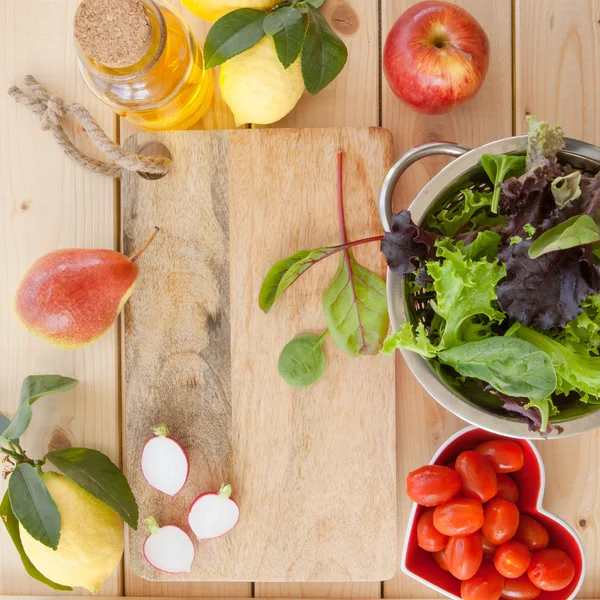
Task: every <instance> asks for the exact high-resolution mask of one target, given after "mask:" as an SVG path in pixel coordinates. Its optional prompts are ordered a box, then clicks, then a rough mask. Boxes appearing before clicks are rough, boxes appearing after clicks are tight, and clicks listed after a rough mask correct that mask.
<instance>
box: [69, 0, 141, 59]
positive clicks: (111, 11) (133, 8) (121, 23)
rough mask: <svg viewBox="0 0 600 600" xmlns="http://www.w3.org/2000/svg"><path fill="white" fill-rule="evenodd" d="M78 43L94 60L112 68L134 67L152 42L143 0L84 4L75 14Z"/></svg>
mask: <svg viewBox="0 0 600 600" xmlns="http://www.w3.org/2000/svg"><path fill="white" fill-rule="evenodd" d="M75 39H76V40H77V43H78V44H79V47H80V48H81V50H82V51H83V52H84V53H85V54H87V55H88V56H89V57H90V58H91V59H93V60H95V61H96V62H98V63H100V64H102V65H105V66H107V67H110V68H124V67H130V66H132V65H135V64H136V63H137V62H138V61H139V60H140V59H141V58H142V57H143V56H144V54H145V53H146V51H147V49H148V47H149V45H150V42H151V40H152V29H151V25H150V19H149V18H148V14H147V12H146V9H145V7H144V3H143V2H142V0H82V2H81V3H80V4H79V7H78V8H77V12H76V13H75Z"/></svg>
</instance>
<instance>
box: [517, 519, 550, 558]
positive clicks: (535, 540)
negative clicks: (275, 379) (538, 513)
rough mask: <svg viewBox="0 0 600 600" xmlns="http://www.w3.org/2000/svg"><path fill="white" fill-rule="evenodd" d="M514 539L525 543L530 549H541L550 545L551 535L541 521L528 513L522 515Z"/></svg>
mask: <svg viewBox="0 0 600 600" xmlns="http://www.w3.org/2000/svg"><path fill="white" fill-rule="evenodd" d="M514 540H515V542H521V543H522V544H525V545H526V546H527V547H528V548H529V549H530V550H541V549H542V548H545V547H546V546H547V545H548V542H549V541H550V536H549V535H548V530H547V529H546V528H545V527H544V526H543V525H542V524H541V523H539V522H538V521H536V520H535V519H532V518H531V517H529V516H528V515H521V516H520V518H519V528H518V529H517V533H515V536H514Z"/></svg>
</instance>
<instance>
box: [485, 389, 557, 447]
mask: <svg viewBox="0 0 600 600" xmlns="http://www.w3.org/2000/svg"><path fill="white" fill-rule="evenodd" d="M496 393H497V395H498V396H499V397H500V398H502V402H503V405H502V408H503V409H504V410H506V411H508V412H511V413H516V414H518V415H519V416H521V417H524V418H525V420H526V422H527V427H528V429H529V431H539V433H540V435H541V436H542V437H548V436H549V435H550V434H551V433H552V431H554V430H556V431H557V432H558V434H559V435H560V434H561V433H562V432H563V431H564V429H563V428H562V427H561V426H560V425H553V424H552V423H548V428H547V429H546V431H541V427H542V415H541V414H540V411H539V410H537V409H535V408H525V405H526V404H529V399H528V398H513V397H512V396H506V395H505V394H500V393H499V392H496Z"/></svg>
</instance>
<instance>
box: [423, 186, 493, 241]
mask: <svg viewBox="0 0 600 600" xmlns="http://www.w3.org/2000/svg"><path fill="white" fill-rule="evenodd" d="M461 194H462V196H463V198H462V201H459V202H455V203H454V204H452V205H451V206H450V207H444V208H442V209H441V210H440V211H439V212H438V213H437V214H435V215H434V216H433V217H431V218H430V219H429V221H428V222H427V228H428V229H434V230H435V231H439V232H440V233H441V234H442V235H445V236H447V237H451V236H453V235H454V234H455V233H457V232H458V231H459V230H460V229H462V228H463V227H464V226H465V225H466V224H467V223H468V222H469V221H470V220H471V219H472V218H473V216H474V215H475V213H477V212H478V211H480V210H481V209H482V208H486V207H489V206H491V205H492V193H491V192H474V191H473V190H470V189H468V188H467V189H464V190H462V191H461Z"/></svg>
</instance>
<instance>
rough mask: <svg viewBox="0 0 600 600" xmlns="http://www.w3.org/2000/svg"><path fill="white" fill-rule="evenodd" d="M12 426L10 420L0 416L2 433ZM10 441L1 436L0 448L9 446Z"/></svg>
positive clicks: (0, 430)
mask: <svg viewBox="0 0 600 600" xmlns="http://www.w3.org/2000/svg"><path fill="white" fill-rule="evenodd" d="M9 425H10V419H9V418H8V417H5V416H4V415H2V414H0V432H2V433H4V430H5V429H6V428H7V427H8V426H9ZM9 444H10V440H9V439H8V438H5V437H4V436H2V435H0V446H8V445H9Z"/></svg>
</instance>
